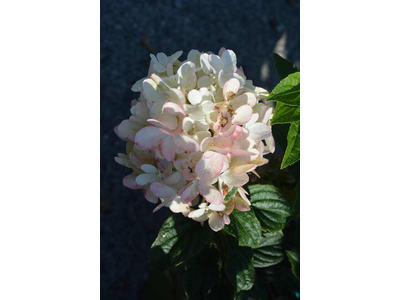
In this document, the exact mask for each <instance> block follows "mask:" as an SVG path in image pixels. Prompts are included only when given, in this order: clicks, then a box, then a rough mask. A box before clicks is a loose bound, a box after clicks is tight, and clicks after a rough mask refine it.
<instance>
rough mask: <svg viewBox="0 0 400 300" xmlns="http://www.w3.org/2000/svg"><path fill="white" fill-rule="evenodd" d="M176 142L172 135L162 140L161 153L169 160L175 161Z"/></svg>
mask: <svg viewBox="0 0 400 300" xmlns="http://www.w3.org/2000/svg"><path fill="white" fill-rule="evenodd" d="M175 150H176V149H175V143H174V139H173V138H172V137H170V136H167V137H166V138H165V139H164V140H163V141H162V142H161V153H162V155H163V156H164V158H165V159H166V160H167V161H173V160H174V158H175V152H176V151H175Z"/></svg>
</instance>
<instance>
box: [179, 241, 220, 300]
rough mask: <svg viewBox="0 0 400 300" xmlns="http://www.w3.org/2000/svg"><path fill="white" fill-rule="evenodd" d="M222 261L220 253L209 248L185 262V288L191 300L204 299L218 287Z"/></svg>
mask: <svg viewBox="0 0 400 300" xmlns="http://www.w3.org/2000/svg"><path fill="white" fill-rule="evenodd" d="M220 260H221V258H220V256H219V253H218V251H217V250H216V249H215V248H212V247H210V246H209V247H205V248H204V249H203V250H202V251H200V253H199V254H198V255H196V256H194V257H193V258H191V259H189V260H188V261H187V262H185V274H184V286H185V291H186V294H187V296H188V298H189V299H194V298H197V297H199V298H202V297H204V296H205V295H206V294H207V293H209V292H210V291H211V289H213V288H214V287H215V286H216V285H217V283H218V281H219V280H220V276H221V269H220V268H219V266H220V265H221V264H220V263H218V261H220Z"/></svg>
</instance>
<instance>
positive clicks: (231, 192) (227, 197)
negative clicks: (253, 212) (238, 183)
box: [224, 187, 239, 201]
mask: <svg viewBox="0 0 400 300" xmlns="http://www.w3.org/2000/svg"><path fill="white" fill-rule="evenodd" d="M238 189H239V188H238V187H234V188H232V189H231V190H230V191H229V193H228V194H226V196H225V199H224V201H229V200H230V199H231V198H232V197H233V196H235V194H236V192H237V190H238Z"/></svg>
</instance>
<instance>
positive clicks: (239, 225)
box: [223, 209, 261, 247]
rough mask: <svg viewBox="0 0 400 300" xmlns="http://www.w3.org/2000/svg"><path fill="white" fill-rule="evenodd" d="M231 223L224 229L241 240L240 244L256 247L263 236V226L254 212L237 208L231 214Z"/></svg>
mask: <svg viewBox="0 0 400 300" xmlns="http://www.w3.org/2000/svg"><path fill="white" fill-rule="evenodd" d="M229 218H230V220H231V223H230V224H229V225H228V226H225V227H224V229H223V230H224V231H225V232H226V233H228V234H230V235H232V236H234V237H236V238H237V239H238V241H239V245H240V246H248V247H256V246H258V244H259V242H260V238H261V226H260V222H259V221H258V220H257V218H256V216H255V214H254V212H253V211H252V210H250V211H239V210H237V209H235V210H234V211H233V212H232V214H230V216H229Z"/></svg>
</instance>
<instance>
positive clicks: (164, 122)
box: [147, 115, 178, 130]
mask: <svg viewBox="0 0 400 300" xmlns="http://www.w3.org/2000/svg"><path fill="white" fill-rule="evenodd" d="M147 122H149V123H150V124H151V125H154V126H156V127H159V128H163V129H167V130H175V129H176V127H177V126H178V120H177V119H176V117H175V116H166V115H161V116H159V117H158V119H157V120H156V119H148V120H147Z"/></svg>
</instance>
